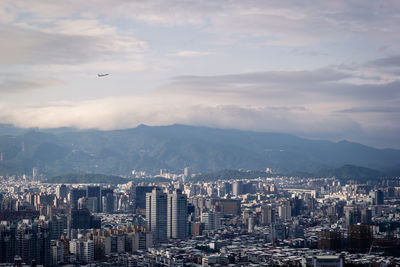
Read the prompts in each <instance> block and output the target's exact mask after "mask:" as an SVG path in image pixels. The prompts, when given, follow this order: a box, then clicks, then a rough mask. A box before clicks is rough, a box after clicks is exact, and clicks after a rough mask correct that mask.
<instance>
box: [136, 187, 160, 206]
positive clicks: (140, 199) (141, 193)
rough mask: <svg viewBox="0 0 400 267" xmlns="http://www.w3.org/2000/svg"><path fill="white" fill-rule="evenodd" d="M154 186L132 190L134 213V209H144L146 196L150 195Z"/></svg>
mask: <svg viewBox="0 0 400 267" xmlns="http://www.w3.org/2000/svg"><path fill="white" fill-rule="evenodd" d="M154 188H155V186H136V187H134V189H133V194H134V197H133V198H134V200H135V202H134V211H135V212H136V209H142V210H144V209H146V194H147V193H151V191H153V189H154Z"/></svg>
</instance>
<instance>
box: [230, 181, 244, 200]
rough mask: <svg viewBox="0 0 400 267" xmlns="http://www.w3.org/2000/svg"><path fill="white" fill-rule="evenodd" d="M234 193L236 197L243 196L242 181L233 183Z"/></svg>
mask: <svg viewBox="0 0 400 267" xmlns="http://www.w3.org/2000/svg"><path fill="white" fill-rule="evenodd" d="M232 193H233V195H234V196H235V197H238V196H239V195H241V194H243V182H242V181H237V182H234V183H233V186H232Z"/></svg>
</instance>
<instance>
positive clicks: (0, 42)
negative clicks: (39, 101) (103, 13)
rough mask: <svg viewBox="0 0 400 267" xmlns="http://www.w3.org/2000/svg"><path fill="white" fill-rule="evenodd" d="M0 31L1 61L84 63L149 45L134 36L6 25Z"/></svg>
mask: <svg viewBox="0 0 400 267" xmlns="http://www.w3.org/2000/svg"><path fill="white" fill-rule="evenodd" d="M0 31H1V32H2V35H1V36H0V64H30V65H37V64H67V65H69V64H80V63H86V62H90V61H94V60H96V59H98V58H104V59H107V58H110V57H111V56H116V55H118V54H120V53H124V52H137V51H140V50H142V49H143V48H144V47H145V46H146V44H145V43H144V42H142V41H137V40H135V39H133V38H130V37H129V38H125V37H117V38H114V39H113V38H108V37H107V36H100V37H99V36H90V35H72V34H59V33H47V32H43V31H37V30H32V29H25V28H23V27H18V26H10V25H5V24H0Z"/></svg>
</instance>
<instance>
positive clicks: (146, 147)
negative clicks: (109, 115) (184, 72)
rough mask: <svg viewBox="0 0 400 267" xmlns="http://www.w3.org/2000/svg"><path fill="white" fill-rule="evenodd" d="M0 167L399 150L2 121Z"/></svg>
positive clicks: (284, 164) (380, 159)
mask: <svg viewBox="0 0 400 267" xmlns="http://www.w3.org/2000/svg"><path fill="white" fill-rule="evenodd" d="M0 153H1V154H0V160H1V161H0V175H6V174H24V173H25V174H31V173H32V168H34V167H35V168H37V169H38V170H39V172H40V173H42V174H44V175H46V176H55V175H62V174H66V173H103V174H108V175H121V176H129V175H130V173H131V172H132V170H134V169H135V170H143V171H147V172H148V173H153V174H155V173H158V172H159V170H160V169H167V170H169V171H173V172H179V173H182V171H183V168H185V167H187V166H190V167H191V168H192V170H193V172H213V171H218V170H224V169H245V170H265V168H267V167H268V168H271V169H272V170H273V171H274V172H276V173H283V174H284V173H293V172H318V171H320V170H328V169H332V168H338V167H341V166H343V165H346V164H351V165H356V166H360V167H366V168H371V169H376V170H378V171H379V172H382V173H398V172H397V171H396V170H399V169H400V150H395V149H377V148H373V147H369V146H365V145H362V144H359V143H355V142H349V141H340V142H332V141H326V140H309V139H304V138H300V137H297V136H294V135H290V134H282V133H262V132H251V131H240V130H232V129H214V128H208V127H195V126H185V125H170V126H154V127H150V126H146V125H140V126H138V127H136V128H132V129H124V130H110V131H101V130H77V129H73V128H57V129H21V128H16V127H13V126H10V125H4V124H3V125H0Z"/></svg>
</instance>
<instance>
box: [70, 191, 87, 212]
mask: <svg viewBox="0 0 400 267" xmlns="http://www.w3.org/2000/svg"><path fill="white" fill-rule="evenodd" d="M81 197H86V190H85V189H78V188H72V189H71V191H70V192H69V198H70V202H71V208H73V209H74V208H78V199H80V198H81Z"/></svg>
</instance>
